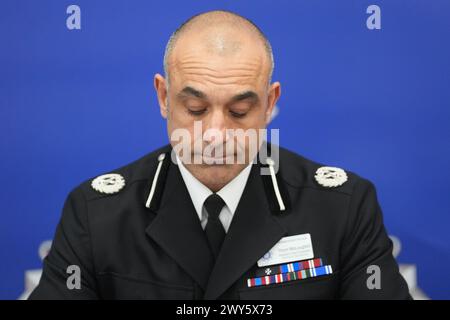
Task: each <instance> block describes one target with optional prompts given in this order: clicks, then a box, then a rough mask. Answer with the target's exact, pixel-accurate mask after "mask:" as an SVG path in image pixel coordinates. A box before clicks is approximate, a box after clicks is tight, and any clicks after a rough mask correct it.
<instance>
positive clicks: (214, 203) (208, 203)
mask: <svg viewBox="0 0 450 320" xmlns="http://www.w3.org/2000/svg"><path fill="white" fill-rule="evenodd" d="M224 206H225V202H224V201H223V199H222V198H221V197H220V196H219V195H218V194H216V193H213V194H212V195H210V196H209V197H208V198H206V200H205V208H206V211H208V219H209V218H212V219H218V218H219V214H220V211H222V208H223V207H224Z"/></svg>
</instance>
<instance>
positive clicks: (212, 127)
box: [205, 108, 227, 144]
mask: <svg viewBox="0 0 450 320" xmlns="http://www.w3.org/2000/svg"><path fill="white" fill-rule="evenodd" d="M205 125H206V128H205V130H207V131H209V132H210V133H214V134H213V135H212V137H213V139H208V138H207V139H208V140H210V142H214V144H220V143H224V142H226V140H227V136H226V129H227V126H226V118H225V114H224V111H223V110H221V109H219V108H213V110H212V111H211V113H210V116H209V117H208V118H207V123H206V124H205ZM208 136H209V137H211V134H207V137H208ZM212 137H211V138H212ZM218 139H220V140H219V141H218ZM211 140H214V141H211Z"/></svg>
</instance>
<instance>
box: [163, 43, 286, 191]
mask: <svg viewBox="0 0 450 320" xmlns="http://www.w3.org/2000/svg"><path fill="white" fill-rule="evenodd" d="M234 40H235V39H234ZM241 40H244V39H241ZM217 41H220V40H217ZM196 43H199V42H196V41H193V40H192V39H189V38H188V39H186V37H185V38H182V39H180V40H179V43H177V46H176V48H177V49H176V50H175V51H174V52H173V53H172V58H171V63H170V65H169V68H170V69H169V70H170V71H169V75H170V83H168V82H167V79H164V78H163V77H162V76H160V75H156V76H155V88H156V90H157V93H158V98H159V103H160V109H161V114H162V116H163V117H164V118H166V119H167V128H168V133H169V138H170V141H171V144H172V146H173V147H174V148H176V145H178V147H179V143H180V142H183V143H188V144H189V145H190V148H189V149H190V155H189V156H187V155H186V154H179V155H180V157H182V159H183V162H184V163H185V165H186V167H187V168H188V170H189V171H191V173H192V174H193V175H194V176H195V177H196V178H197V179H199V180H200V181H201V182H203V183H204V184H206V185H207V186H208V187H209V188H210V189H212V190H213V189H220V188H221V187H223V185H225V184H226V183H228V182H229V181H231V180H232V179H233V178H234V177H235V176H236V175H237V174H238V173H239V172H240V171H241V170H242V169H243V168H244V167H245V166H246V164H248V163H249V162H250V161H251V160H252V159H253V158H252V156H253V155H249V151H250V150H249V147H250V143H255V142H256V143H257V144H258V146H259V143H260V142H261V141H249V137H250V136H246V137H245V139H244V140H242V139H240V138H237V137H236V136H235V135H231V134H230V132H231V131H230V130H233V132H236V131H235V130H236V129H241V130H243V131H244V132H247V130H248V129H253V130H255V131H256V133H258V130H259V129H264V128H265V127H266V126H267V124H268V122H269V121H270V115H271V113H272V110H273V107H274V105H275V102H276V100H277V99H278V97H279V94H280V85H279V83H274V84H272V85H269V84H268V72H269V66H270V65H269V63H270V62H269V61H268V59H267V56H266V55H265V52H264V49H263V47H262V46H261V44H260V43H258V42H256V43H255V44H254V45H253V46H252V45H251V44H250V45H245V48H241V49H240V50H237V51H236V52H225V53H224V54H220V53H218V52H211V50H208V49H206V48H204V46H202V43H201V42H200V43H199V44H198V45H197V44H196ZM195 125H197V130H194V127H195ZM199 125H201V130H200V131H199V130H198V126H199ZM180 129H181V132H189V136H190V139H189V141H188V142H186V141H185V140H184V141H181V140H179V139H180V136H179V133H180ZM238 132H239V131H238ZM241 132H242V131H241ZM208 133H213V134H208ZM208 146H209V149H208ZM231 146H233V148H230V147H231ZM242 152H243V153H244V154H245V155H247V156H246V157H245V159H246V161H245V163H242V162H240V161H238V159H237V155H238V154H241V153H242ZM195 156H197V158H196V159H197V160H198V159H201V162H202V163H197V162H198V161H195V159H194V157H195ZM194 162H195V163H194ZM239 162H240V163H239ZM213 191H217V190H213Z"/></svg>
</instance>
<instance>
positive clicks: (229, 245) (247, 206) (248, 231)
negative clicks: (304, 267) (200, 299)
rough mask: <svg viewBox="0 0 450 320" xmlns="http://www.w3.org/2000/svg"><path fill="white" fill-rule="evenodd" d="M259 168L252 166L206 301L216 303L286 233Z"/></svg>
mask: <svg viewBox="0 0 450 320" xmlns="http://www.w3.org/2000/svg"><path fill="white" fill-rule="evenodd" d="M264 195H265V190H264V186H263V182H262V180H261V176H260V166H259V165H257V164H255V165H253V168H252V171H251V173H250V175H249V178H248V181H247V185H246V187H245V189H244V192H243V194H242V197H241V200H240V202H239V205H238V207H237V209H236V212H235V214H234V217H233V221H232V223H231V226H230V229H229V231H228V233H227V236H226V238H225V240H224V243H223V245H222V249H221V252H220V254H219V256H218V257H217V261H216V264H215V266H214V268H213V270H212V273H211V275H210V278H209V281H208V285H207V288H206V292H205V299H217V298H219V297H220V296H221V295H222V294H223V293H224V292H225V290H227V289H228V288H229V287H230V286H231V285H232V284H233V283H234V282H235V281H236V280H238V279H239V278H240V277H241V276H242V274H243V273H245V272H246V271H247V270H248V269H250V268H251V266H252V265H254V264H255V263H256V261H257V260H259V258H261V257H262V256H263V255H264V254H265V253H266V252H268V251H269V250H270V249H271V248H272V247H273V246H274V245H275V244H276V243H277V242H278V241H279V240H280V239H281V238H282V237H283V236H284V235H285V234H286V233H287V231H286V229H285V228H284V227H283V226H281V225H280V224H279V223H278V222H277V221H276V220H275V219H274V218H273V216H272V213H271V211H270V207H269V203H268V202H267V200H266V197H264Z"/></svg>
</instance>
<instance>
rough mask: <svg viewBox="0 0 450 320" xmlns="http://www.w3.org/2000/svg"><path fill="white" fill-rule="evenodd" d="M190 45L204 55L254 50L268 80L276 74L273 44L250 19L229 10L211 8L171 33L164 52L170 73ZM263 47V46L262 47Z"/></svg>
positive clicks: (165, 64) (224, 55) (235, 53)
mask: <svg viewBox="0 0 450 320" xmlns="http://www.w3.org/2000/svg"><path fill="white" fill-rule="evenodd" d="M186 47H188V48H190V52H191V53H202V54H203V56H205V54H206V55H211V56H218V57H224V58H226V57H233V56H234V57H239V55H243V54H244V53H245V51H246V50H247V51H248V50H249V49H250V50H253V53H254V54H255V59H256V60H258V59H259V60H260V62H261V69H262V70H261V71H263V72H264V73H265V74H266V77H267V79H268V83H269V82H270V79H271V77H272V73H273V68H274V60H273V54H272V47H271V45H270V43H269V41H268V40H267V38H266V37H265V35H264V34H263V33H262V31H261V30H260V29H259V28H258V27H257V26H256V25H255V24H254V23H253V22H251V21H250V20H248V19H246V18H244V17H242V16H240V15H237V14H235V13H232V12H229V11H210V12H206V13H202V14H199V15H196V16H194V17H191V18H190V19H188V20H187V21H185V22H184V23H183V24H181V26H180V27H179V28H178V29H177V30H176V31H175V32H174V33H173V34H172V36H171V37H170V39H169V41H168V43H167V46H166V50H165V54H164V71H165V74H166V77H167V78H168V77H169V74H170V71H171V70H170V69H171V67H172V66H173V65H176V64H177V61H178V58H179V56H180V54H181V55H183V54H184V52H181V53H180V51H181V50H183V48H184V49H186ZM258 49H259V50H258Z"/></svg>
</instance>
